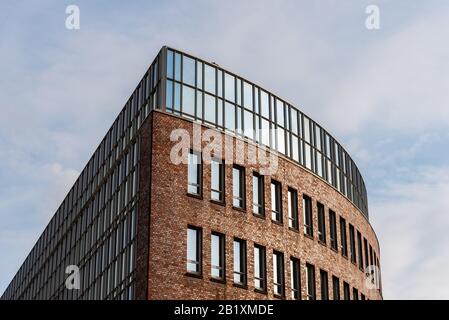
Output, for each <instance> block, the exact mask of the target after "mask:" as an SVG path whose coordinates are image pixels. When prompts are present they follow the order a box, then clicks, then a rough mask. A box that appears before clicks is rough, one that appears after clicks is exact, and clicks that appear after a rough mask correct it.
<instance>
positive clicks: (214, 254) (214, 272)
mask: <svg viewBox="0 0 449 320" xmlns="http://www.w3.org/2000/svg"><path fill="white" fill-rule="evenodd" d="M210 240H211V254H210V255H211V260H210V267H211V270H210V273H211V276H212V278H214V279H219V280H224V278H225V236H224V235H223V234H221V233H215V232H213V233H212V235H211V239H210Z"/></svg>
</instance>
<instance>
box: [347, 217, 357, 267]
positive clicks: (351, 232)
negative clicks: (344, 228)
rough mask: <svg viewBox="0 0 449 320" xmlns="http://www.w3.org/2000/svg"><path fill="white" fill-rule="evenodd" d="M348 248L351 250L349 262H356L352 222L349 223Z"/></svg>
mask: <svg viewBox="0 0 449 320" xmlns="http://www.w3.org/2000/svg"><path fill="white" fill-rule="evenodd" d="M349 248H350V251H351V262H352V263H356V262H357V257H356V252H355V231H354V226H353V225H352V224H349Z"/></svg>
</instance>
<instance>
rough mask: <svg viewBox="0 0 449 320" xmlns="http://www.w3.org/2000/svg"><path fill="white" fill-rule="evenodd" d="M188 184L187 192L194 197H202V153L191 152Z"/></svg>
mask: <svg viewBox="0 0 449 320" xmlns="http://www.w3.org/2000/svg"><path fill="white" fill-rule="evenodd" d="M188 162H189V164H188V169H187V171H188V173H187V176H188V182H187V192H188V193H190V194H194V195H198V196H200V195H201V177H202V172H201V171H202V170H201V153H199V152H196V151H193V150H190V152H189V160H188Z"/></svg>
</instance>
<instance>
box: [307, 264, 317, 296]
mask: <svg viewBox="0 0 449 320" xmlns="http://www.w3.org/2000/svg"><path fill="white" fill-rule="evenodd" d="M315 279H316V278H315V266H314V265H313V264H310V263H306V294H307V300H316V282H315Z"/></svg>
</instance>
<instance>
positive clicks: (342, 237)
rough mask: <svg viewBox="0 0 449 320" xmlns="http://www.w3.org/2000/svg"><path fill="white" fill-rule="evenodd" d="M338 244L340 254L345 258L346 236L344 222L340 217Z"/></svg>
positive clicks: (346, 252) (346, 254)
mask: <svg viewBox="0 0 449 320" xmlns="http://www.w3.org/2000/svg"><path fill="white" fill-rule="evenodd" d="M340 242H341V254H342V255H343V256H345V257H347V256H348V244H347V236H346V220H345V219H344V218H342V217H340Z"/></svg>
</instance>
